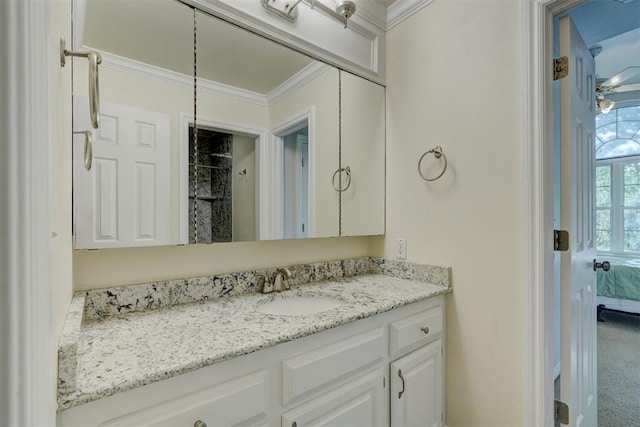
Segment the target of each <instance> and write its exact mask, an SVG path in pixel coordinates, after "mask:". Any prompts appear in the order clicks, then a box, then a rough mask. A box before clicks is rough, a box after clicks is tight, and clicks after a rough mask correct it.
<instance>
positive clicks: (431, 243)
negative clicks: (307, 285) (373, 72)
mask: <svg viewBox="0 0 640 427" xmlns="http://www.w3.org/2000/svg"><path fill="white" fill-rule="evenodd" d="M519 22H520V16H519V2H516V1H510V0H485V1H477V0H439V1H436V2H434V3H432V4H430V5H429V6H428V7H426V8H424V9H422V10H421V11H420V12H418V13H417V14H416V15H414V16H412V17H411V18H409V19H407V20H406V21H404V22H402V23H401V24H400V25H398V26H396V27H394V28H393V29H392V30H390V31H389V32H388V33H387V193H386V195H387V235H386V240H385V255H386V256H387V257H391V258H392V257H394V256H395V242H396V239H398V238H406V239H407V243H408V261H414V262H420V263H428V264H436V265H444V266H451V267H452V268H453V293H452V294H450V295H448V296H447V319H446V321H447V343H446V352H447V353H446V364H447V367H446V385H447V393H446V399H447V400H446V402H447V403H446V405H447V409H446V424H447V425H448V426H450V427H454V426H470V425H474V426H480V425H486V426H515V425H521V424H522V397H523V396H522V384H523V365H522V360H523V357H522V328H523V325H522V320H521V319H522V314H523V313H522V304H521V301H522V283H521V282H522V278H521V249H520V248H521V247H522V242H521V236H522V223H523V212H521V195H520V188H521V180H522V177H521V167H520V162H521V154H520V150H521V148H520V127H519V126H520V125H519V123H520V106H519V102H520V101H519V99H520V87H519V78H520V70H519V58H520V52H519V47H520V44H519V43H520V27H519ZM436 145H440V146H442V148H443V150H444V153H445V154H446V156H447V158H448V161H449V167H448V169H447V172H446V174H445V175H444V176H443V177H442V178H441V179H440V180H438V181H435V182H432V183H427V182H425V181H423V180H422V179H421V178H420V176H419V175H418V171H417V166H416V164H417V161H418V159H419V157H420V156H421V155H422V153H423V152H425V151H426V150H428V149H430V148H432V147H434V146H436Z"/></svg>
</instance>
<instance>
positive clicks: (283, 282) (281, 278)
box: [273, 267, 292, 292]
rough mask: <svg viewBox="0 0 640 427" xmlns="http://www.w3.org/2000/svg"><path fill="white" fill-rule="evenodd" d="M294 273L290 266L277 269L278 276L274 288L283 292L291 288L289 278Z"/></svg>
mask: <svg viewBox="0 0 640 427" xmlns="http://www.w3.org/2000/svg"><path fill="white" fill-rule="evenodd" d="M291 277H292V274H291V271H289V269H288V268H284V267H282V268H279V269H278V271H276V278H275V279H273V290H274V291H276V292H281V291H285V290H287V289H289V282H288V281H287V280H288V279H291Z"/></svg>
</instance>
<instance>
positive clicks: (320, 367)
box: [282, 328, 385, 405]
mask: <svg viewBox="0 0 640 427" xmlns="http://www.w3.org/2000/svg"><path fill="white" fill-rule="evenodd" d="M384 348H385V340H384V333H383V329H382V328H377V329H374V330H372V331H369V332H366V333H363V334H360V335H356V336H353V337H351V338H349V339H345V340H341V341H338V342H335V343H332V344H329V345H326V346H324V347H321V348H318V349H315V350H312V351H309V352H307V353H303V354H301V355H299V356H295V357H291V358H289V359H285V360H283V361H282V403H283V405H287V404H288V403H289V402H291V401H292V400H294V399H296V398H298V397H300V396H302V395H305V394H307V393H311V392H313V391H314V390H317V389H320V388H321V387H326V386H331V383H334V384H339V383H340V382H342V381H344V380H345V379H346V378H347V377H349V376H350V375H351V374H352V373H354V372H355V371H357V370H359V369H360V368H362V367H365V366H369V365H371V364H372V363H374V362H376V361H381V360H382V357H381V355H382V353H381V351H384Z"/></svg>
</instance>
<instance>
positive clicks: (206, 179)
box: [189, 128, 233, 243]
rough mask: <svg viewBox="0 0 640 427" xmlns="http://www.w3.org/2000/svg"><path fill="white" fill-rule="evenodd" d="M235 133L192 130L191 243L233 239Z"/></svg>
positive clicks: (190, 141)
mask: <svg viewBox="0 0 640 427" xmlns="http://www.w3.org/2000/svg"><path fill="white" fill-rule="evenodd" d="M232 156H233V135H231V134H227V133H222V132H216V131H213V130H208V129H198V138H197V144H196V143H194V135H193V128H190V132H189V243H212V242H230V241H231V239H232V237H233V236H232V226H233V224H232V193H231V171H232Z"/></svg>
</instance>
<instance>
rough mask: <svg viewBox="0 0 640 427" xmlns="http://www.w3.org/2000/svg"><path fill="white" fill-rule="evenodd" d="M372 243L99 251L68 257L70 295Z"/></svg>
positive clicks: (362, 249)
mask: <svg viewBox="0 0 640 427" xmlns="http://www.w3.org/2000/svg"><path fill="white" fill-rule="evenodd" d="M379 239H381V238H376V237H351V238H340V239H338V238H332V239H296V240H267V241H257V242H233V243H213V244H209V245H186V246H156V247H151V248H126V249H100V250H97V251H87V250H82V251H75V252H74V254H73V274H74V277H73V278H74V287H75V290H76V291H80V290H86V289H100V288H105V287H109V286H121V285H127V284H135V283H146V282H152V281H157V280H170V279H180V278H185V277H198V276H206V275H210V274H221V273H230V272H235V271H245V270H252V269H260V268H268V267H274V266H286V265H293V264H304V263H309V262H317V261H329V260H338V259H344V258H355V257H361V256H368V255H369V254H371V253H373V252H374V249H375V248H378V245H379V244H380V243H379V241H378V240H379Z"/></svg>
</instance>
